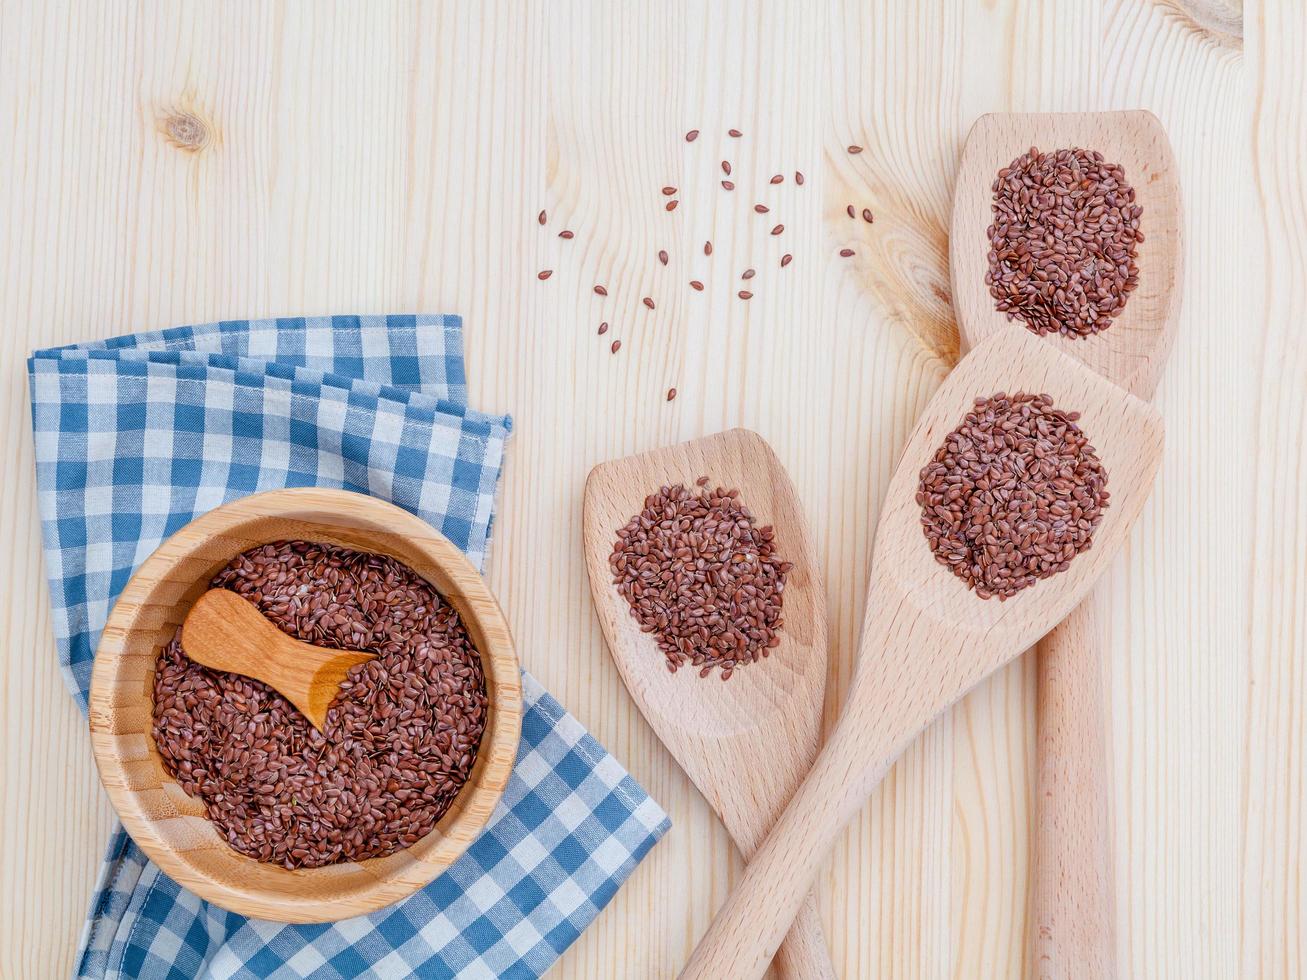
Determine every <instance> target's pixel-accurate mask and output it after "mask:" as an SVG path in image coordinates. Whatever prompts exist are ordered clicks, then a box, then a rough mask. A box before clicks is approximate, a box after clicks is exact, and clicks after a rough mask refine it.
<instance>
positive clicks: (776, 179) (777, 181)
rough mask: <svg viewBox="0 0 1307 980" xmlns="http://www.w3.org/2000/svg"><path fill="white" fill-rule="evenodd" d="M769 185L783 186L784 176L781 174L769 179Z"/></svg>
mask: <svg viewBox="0 0 1307 980" xmlns="http://www.w3.org/2000/svg"><path fill="white" fill-rule="evenodd" d="M771 183H773V184H783V183H785V176H784V175H783V174H777V175H776V176H775V177H773V178H772V179H771Z"/></svg>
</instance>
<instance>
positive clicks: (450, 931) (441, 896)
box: [28, 316, 669, 980]
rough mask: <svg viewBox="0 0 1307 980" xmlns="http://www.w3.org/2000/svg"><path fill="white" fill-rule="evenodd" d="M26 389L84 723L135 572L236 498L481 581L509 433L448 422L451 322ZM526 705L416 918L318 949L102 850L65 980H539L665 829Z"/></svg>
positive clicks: (456, 372) (185, 335) (70, 666)
mask: <svg viewBox="0 0 1307 980" xmlns="http://www.w3.org/2000/svg"><path fill="white" fill-rule="evenodd" d="M28 366H29V375H30V385H31V397H32V420H33V428H34V432H35V446H36V465H37V488H38V493H39V498H40V508H41V521H42V534H43V538H44V544H45V561H46V568H47V573H48V575H49V579H50V593H51V602H52V606H53V613H54V627H55V637H56V641H57V646H58V650H59V656H60V659H61V663H62V665H63V668H64V673H65V677H66V679H67V681H68V683H69V686H70V688H71V690H72V692H73V694H74V696H75V697H76V698H77V699H78V701H79V703H81V704H82V706H83V707H85V704H86V696H87V687H88V684H89V680H90V668H91V662H92V659H93V657H94V650H95V644H96V640H97V638H98V636H99V633H100V630H101V629H102V627H103V625H104V622H105V619H106V618H107V616H108V612H109V609H110V607H111V606H112V604H113V601H114V599H115V598H116V596H117V595H118V593H119V592H120V591H121V589H122V587H123V585H124V584H125V583H126V581H127V579H128V578H129V577H130V575H131V573H132V571H133V569H135V567H136V566H137V565H138V564H139V563H140V562H141V561H142V560H143V559H144V558H145V557H146V556H148V555H149V554H150V552H152V551H153V550H154V549H155V548H156V547H157V546H158V545H159V544H160V543H161V542H162V541H163V539H164V538H166V537H167V536H168V535H169V534H171V533H172V532H173V531H175V530H176V529H177V528H179V527H181V526H182V525H183V524H185V523H186V522H188V521H189V520H191V519H192V518H193V517H195V516H196V515H198V514H201V513H203V512H205V511H207V510H209V509H211V508H212V507H215V506H217V505H218V504H220V503H223V502H225V501H227V500H231V499H233V498H235V497H239V496H243V495H245V494H247V493H252V492H255V491H258V490H265V489H272V488H276V487H287V486H325V487H342V488H345V489H350V490H355V491H358V492H362V493H369V494H372V495H373V496H377V497H380V498H383V499H386V500H390V501H393V502H394V503H396V504H399V505H400V506H402V507H404V508H406V509H407V510H410V511H412V512H413V513H415V514H417V515H418V516H420V517H422V518H423V519H424V520H426V521H427V522H428V523H430V524H432V525H433V526H435V527H437V528H439V529H440V530H441V531H442V532H443V533H444V534H445V535H446V536H447V537H449V538H450V539H451V540H453V541H454V542H455V543H456V544H458V545H459V546H460V547H462V548H463V549H464V550H465V551H466V552H467V553H468V555H469V557H471V559H472V560H473V562H474V563H476V564H477V566H478V567H480V566H481V565H482V564H483V563H484V561H485V556H486V550H487V548H488V545H489V540H490V531H491V525H492V520H493V511H494V496H495V490H496V487H497V484H498V478H499V472H500V468H501V465H502V462H503V451H504V444H505V441H506V439H507V436H508V432H509V420H508V419H506V418H501V417H496V416H489V415H483V414H481V413H478V412H474V411H471V410H470V409H469V408H468V407H467V386H466V378H465V374H464V364H463V348H462V325H461V322H460V320H459V318H457V317H450V316H373V317H321V318H308V319H281V320H257V321H249V320H238V321H226V322H223V323H213V324H205V325H202V326H196V327H178V328H174V329H170V330H163V331H155V332H150V333H140V334H133V335H130V336H126V337H116V338H113V339H111V340H106V341H100V342H94V343H88V344H80V345H76V346H71V347H61V348H53V349H50V350H45V351H37V352H36V353H35V354H33V356H32V357H31V359H30V360H29V362H28ZM523 694H524V697H525V712H524V717H523V725H522V747H521V751H520V752H519V755H518V759H517V762H516V765H515V768H514V771H513V777H512V779H511V780H510V782H509V786H508V789H507V791H506V793H505V795H504V799H503V802H502V803H501V804H500V807H499V808H498V810H497V811H496V813H495V816H494V817H493V818H492V821H491V823H490V826H489V827H488V828H487V830H486V831H485V833H484V834H483V835H482V836H481V837H480V838H479V839H478V840H477V841H476V842H475V843H474V844H473V845H472V846H471V847H470V848H469V849H468V851H467V853H466V854H465V855H464V856H463V857H462V858H461V859H460V860H459V861H458V862H457V863H456V864H455V865H454V866H453V867H452V868H451V869H450V870H449V871H448V872H446V873H445V874H444V875H442V876H441V877H440V878H438V879H437V880H436V881H434V882H432V883H431V884H430V885H428V886H427V887H426V888H424V889H423V890H422V891H420V892H418V893H417V894H416V895H414V896H413V897H411V898H409V899H407V900H405V901H403V902H399V903H397V904H395V905H392V906H390V907H389V908H386V909H383V910H381V911H380V912H376V913H373V914H372V915H368V916H360V917H358V918H354V919H349V920H345V921H343V922H337V923H331V924H324V925H318V926H292V925H285V924H279V923H271V922H264V921H259V920H254V919H246V918H245V917H243V916H240V915H236V914H234V913H231V912H226V911H224V910H223V909H220V908H218V907H217V906H214V905H210V904H209V903H207V902H204V901H202V900H200V899H199V898H198V897H196V896H195V895H193V894H191V893H190V892H187V891H185V890H184V889H182V888H180V887H179V886H178V885H177V884H176V883H174V882H173V881H172V880H171V879H169V878H168V877H167V876H165V875H164V874H163V873H162V872H160V871H159V869H158V868H157V867H155V866H154V865H153V864H152V863H151V862H150V861H149V860H148V859H146V857H145V855H144V854H143V853H142V852H141V850H140V849H139V848H138V847H137V846H136V845H135V844H134V843H133V842H132V840H131V839H130V838H129V837H128V836H127V835H126V834H125V833H124V832H123V831H122V829H121V828H120V829H118V830H117V831H116V832H115V834H114V837H113V840H112V841H111V843H110V846H109V851H108V854H107V856H106V858H105V863H104V866H103V867H102V869H101V874H100V881H99V885H98V887H97V891H96V894H95V896H94V898H93V900H92V905H91V909H90V912H89V914H88V917H87V924H86V928H85V931H84V933H83V937H82V954H81V957H80V962H79V967H78V975H79V976H81V977H87V978H97V980H98V978H105V977H115V978H117V977H124V978H126V977H130V978H183V977H184V978H192V977H214V978H218V977H233V978H254V977H260V978H263V977H276V978H290V977H314V978H323V980H328V978H330V980H336V978H347V977H361V976H373V977H405V976H413V975H416V976H422V977H433V978H440V977H458V978H473V977H475V978H482V977H538V976H540V975H541V974H543V973H544V972H545V970H547V969H548V967H549V966H550V965H551V964H552V963H553V962H554V961H555V960H556V959H557V958H558V956H559V955H560V954H561V953H562V951H563V950H565V949H566V948H567V947H568V946H569V945H571V943H572V942H573V941H575V939H576V937H577V936H579V935H580V933H581V931H582V930H583V929H584V928H585V927H586V926H587V925H588V924H589V923H590V922H591V921H593V919H594V917H595V916H596V915H597V914H598V913H599V910H600V909H602V908H603V907H604V905H606V904H607V903H608V901H609V900H610V899H611V898H612V896H613V894H614V893H615V892H616V890H617V889H618V888H619V887H620V886H621V884H622V882H623V881H624V880H625V879H626V878H627V876H628V875H629V874H630V872H631V870H632V869H633V868H634V867H635V865H636V863H638V862H639V860H640V859H641V858H642V857H643V856H644V855H645V853H647V852H648V850H649V849H650V848H651V847H652V846H653V845H654V844H655V843H656V842H657V840H658V839H659V838H660V837H661V836H662V835H663V834H664V833H665V832H666V830H667V828H668V826H669V823H668V820H667V817H666V814H664V813H663V811H662V809H661V808H660V807H659V806H658V805H657V804H656V803H655V802H654V801H653V800H652V799H650V798H649V796H648V794H646V793H645V792H644V790H643V789H641V788H640V786H639V785H638V784H637V783H636V782H635V781H634V780H633V779H632V778H631V777H630V775H629V774H628V773H627V772H626V771H625V770H624V769H623V768H622V766H621V765H620V764H619V763H618V762H617V760H615V759H614V758H613V757H612V756H611V755H609V754H608V753H607V752H606V751H605V750H604V749H603V747H602V746H600V745H599V744H598V742H596V741H595V739H594V738H593V737H592V736H591V735H589V734H588V733H587V732H586V731H585V729H584V728H582V727H581V725H580V723H579V722H577V721H576V719H575V718H573V717H571V716H570V715H568V714H567V713H566V712H565V711H564V710H563V709H562V708H561V706H559V704H558V702H556V701H555V700H554V699H553V698H552V697H550V696H549V694H548V693H546V692H545V691H544V690H543V689H541V688H540V686H539V685H538V684H537V683H536V682H535V681H534V680H533V679H532V678H531V677H530V676H524V689H523Z"/></svg>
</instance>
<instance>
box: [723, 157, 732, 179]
mask: <svg viewBox="0 0 1307 980" xmlns="http://www.w3.org/2000/svg"><path fill="white" fill-rule="evenodd" d="M722 173H724V174H725V175H726V176H727V177H729V176H730V175H731V162H730V161H729V160H723V161H722Z"/></svg>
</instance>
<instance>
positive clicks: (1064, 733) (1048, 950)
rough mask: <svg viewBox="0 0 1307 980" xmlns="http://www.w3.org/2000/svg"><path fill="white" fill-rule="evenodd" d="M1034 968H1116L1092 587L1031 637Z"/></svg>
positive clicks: (1084, 978) (1038, 971)
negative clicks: (1049, 628) (1035, 762)
mask: <svg viewBox="0 0 1307 980" xmlns="http://www.w3.org/2000/svg"><path fill="white" fill-rule="evenodd" d="M1038 657H1039V723H1038V724H1039V736H1038V746H1039V774H1038V792H1037V795H1036V800H1037V805H1036V829H1035V883H1034V893H1035V894H1034V908H1035V936H1034V943H1035V950H1034V953H1035V975H1036V976H1037V977H1039V978H1040V980H1111V978H1114V977H1115V976H1116V975H1117V971H1116V943H1115V936H1114V923H1115V895H1114V890H1113V872H1112V846H1111V835H1110V833H1109V829H1108V812H1107V807H1108V799H1107V787H1108V780H1107V760H1108V754H1107V724H1106V722H1107V711H1106V699H1105V698H1104V684H1103V666H1104V665H1103V659H1102V656H1101V650H1100V648H1099V644H1098V634H1097V629H1096V622H1095V612H1094V596H1093V594H1092V593H1091V594H1090V596H1089V598H1087V599H1086V600H1085V601H1084V602H1083V603H1081V604H1080V605H1079V606H1078V607H1076V609H1075V610H1074V611H1073V612H1072V613H1071V615H1070V616H1068V617H1067V618H1066V619H1065V620H1063V621H1062V624H1061V625H1060V626H1058V627H1057V628H1056V629H1055V630H1053V632H1052V633H1050V634H1048V636H1046V637H1045V638H1044V639H1043V640H1042V641H1040V644H1039V648H1038Z"/></svg>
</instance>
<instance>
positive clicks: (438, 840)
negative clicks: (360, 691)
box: [89, 487, 522, 922]
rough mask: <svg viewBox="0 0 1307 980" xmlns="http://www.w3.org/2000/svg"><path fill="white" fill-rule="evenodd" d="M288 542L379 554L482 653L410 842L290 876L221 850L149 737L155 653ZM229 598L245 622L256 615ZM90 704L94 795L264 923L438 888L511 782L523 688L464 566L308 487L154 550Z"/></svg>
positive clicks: (190, 873)
mask: <svg viewBox="0 0 1307 980" xmlns="http://www.w3.org/2000/svg"><path fill="white" fill-rule="evenodd" d="M295 540H305V541H319V542H322V543H323V544H332V545H336V546H338V547H343V548H354V549H357V550H360V551H371V552H376V553H378V554H383V555H389V556H390V557H392V558H396V559H398V560H399V561H401V562H403V563H404V564H405V565H407V566H408V567H409V568H411V569H413V571H415V572H417V573H418V574H419V575H421V576H422V577H423V578H425V579H426V580H427V581H428V582H430V583H431V584H432V585H433V586H435V588H436V590H437V591H438V592H439V593H440V595H441V596H442V597H443V598H444V599H445V600H446V601H447V602H448V603H449V604H450V605H451V606H453V607H454V609H456V610H457V611H458V614H459V617H460V618H461V619H462V621H463V625H464V626H465V627H466V628H467V632H468V637H469V639H470V640H471V641H472V643H473V645H474V646H475V647H476V649H477V651H478V652H479V653H480V654H481V663H482V666H483V667H484V668H485V680H486V728H485V733H484V734H483V735H482V737H481V748H480V750H479V751H478V753H477V760H476V763H475V764H474V765H473V767H472V772H471V773H470V774H469V775H468V779H467V782H466V783H464V785H463V787H462V788H461V789H460V790H459V792H458V795H457V796H456V797H455V798H454V801H453V803H451V804H450V807H449V809H448V810H447V811H446V812H445V814H444V816H442V817H441V818H440V820H439V821H438V822H437V823H436V825H435V827H434V828H432V830H431V831H430V832H429V833H428V834H427V835H426V836H424V837H423V838H422V839H421V840H419V841H417V842H416V843H415V844H413V845H411V846H410V847H406V848H404V849H403V850H401V851H396V852H395V853H394V854H390V855H387V856H385V857H379V858H372V859H369V860H367V861H350V862H346V863H341V864H331V865H326V866H324V867H321V868H298V869H295V870H288V869H286V868H283V867H281V866H279V865H275V864H268V863H264V862H260V861H256V860H254V859H253V858H249V857H246V856H245V855H243V854H239V853H238V852H236V851H235V850H233V849H232V848H231V847H230V846H228V844H227V842H226V841H225V840H224V839H223V838H222V836H221V835H220V834H219V833H218V832H217V830H216V829H215V827H214V825H213V823H212V822H211V821H210V820H209V819H208V816H207V815H206V812H205V804H204V803H203V802H202V801H200V800H198V799H196V798H195V797H193V796H190V795H189V794H187V793H186V792H185V791H183V790H182V788H181V787H180V786H179V785H178V783H177V781H176V780H175V779H173V778H172V776H170V775H169V774H168V772H167V770H166V769H165V767H164V764H163V758H162V756H160V755H159V750H158V748H157V746H156V745H155V743H154V738H153V736H152V735H151V734H150V730H151V727H152V725H153V722H154V713H153V698H152V693H151V692H152V691H153V689H154V667H155V662H156V661H157V659H158V656H159V650H160V648H161V647H163V646H164V645H165V644H166V643H168V641H169V640H171V639H172V637H173V636H175V635H176V633H177V629H178V627H179V626H180V627H183V628H184V629H185V630H186V631H187V632H188V634H189V632H190V629H191V621H190V615H189V613H190V611H191V609H192V607H193V606H194V605H195V604H196V602H197V601H202V600H201V597H204V598H206V599H207V598H211V597H213V596H214V595H215V594H216V593H217V591H218V590H209V588H208V586H209V583H210V582H211V581H212V580H213V577H214V575H216V574H217V573H218V572H219V571H220V570H221V569H222V568H223V567H224V566H225V565H226V564H227V563H228V562H230V561H231V559H233V558H235V557H236V556H237V555H239V554H240V553H241V552H243V551H247V550H249V549H250V548H253V547H256V546H258V545H261V544H267V543H269V542H271V541H295ZM226 594H227V595H233V596H234V593H226ZM234 598H235V601H236V602H237V603H239V605H237V606H236V607H235V608H236V609H238V610H241V611H242V613H243V611H244V610H245V609H246V608H248V609H251V610H252V609H253V606H250V604H249V603H248V602H246V601H245V600H244V599H242V598H240V597H238V596H235V597H234ZM255 616H256V618H257V619H259V620H263V617H262V616H259V615H258V614H257V612H256V613H255ZM263 622H264V623H265V624H266V628H267V629H270V630H274V631H275V630H276V627H275V626H273V625H272V624H271V623H267V620H263ZM183 624H184V625H183ZM259 628H260V629H262V628H263V627H259ZM295 642H296V644H297V646H298V647H302V646H306V645H307V644H299V643H298V641H295ZM295 653H297V654H298V653H300V650H298V649H296V650H295ZM353 656H356V657H357V656H358V655H357V654H354V655H353ZM283 693H285V692H284V691H283ZM89 702H90V704H89V714H90V737H91V746H92V748H93V750H94V752H95V762H96V765H97V766H98V767H99V770H100V778H101V780H102V781H103V783H104V790H105V792H106V793H108V795H109V798H110V799H111V800H112V801H113V804H114V809H115V810H116V811H117V812H118V815H119V816H120V817H121V819H122V822H123V826H124V827H125V828H126V830H127V832H128V833H129V834H131V836H132V839H133V840H134V841H136V843H137V844H139V845H140V846H141V850H143V851H145V853H146V855H148V856H149V858H150V860H152V861H153V862H154V863H155V864H157V865H158V866H159V868H160V869H161V870H162V871H163V872H164V873H165V874H167V875H168V876H169V877H171V878H172V879H173V880H174V881H176V882H177V883H178V884H181V885H183V886H184V887H186V888H189V889H190V890H191V891H193V892H195V893H196V894H198V895H200V896H201V897H202V898H205V899H206V900H208V901H210V902H213V903H214V904H216V905H219V906H221V907H222V908H225V909H228V910H230V911H233V912H238V913H240V914H242V915H247V916H252V917H255V918H260V919H271V920H272V921H274V922H333V921H336V920H338V919H347V918H352V917H353V916H357V915H364V914H366V913H368V912H375V911H376V910H377V909H379V908H384V907H385V906H387V905H390V904H392V903H393V902H397V901H399V900H400V899H403V898H406V897H408V896H409V895H411V894H412V893H413V892H414V891H416V890H417V889H419V888H421V887H422V886H423V885H425V884H427V883H429V882H431V881H432V880H434V879H435V878H436V876H437V875H439V874H440V873H441V872H443V871H444V870H445V869H446V868H448V867H449V866H450V865H451V864H453V862H454V861H456V860H457V859H458V857H459V856H460V855H461V854H462V853H463V852H464V851H465V850H467V847H468V845H469V844H471V843H472V841H474V840H475V839H476V838H477V837H478V836H480V834H481V831H482V830H483V829H485V826H486V824H487V823H489V821H490V817H491V814H493V813H494V810H495V807H496V805H498V803H499V800H500V798H501V797H502V796H503V795H504V787H505V786H507V785H508V778H509V775H510V773H511V772H512V770H513V762H514V760H515V759H516V758H517V748H518V742H519V736H520V733H521V728H522V677H521V668H520V667H519V665H518V661H517V656H516V654H515V652H514V649H513V638H512V636H511V635H510V634H509V631H508V625H507V623H506V622H505V621H504V616H503V613H502V612H501V611H500V609H499V605H498V603H496V602H495V598H494V596H492V595H491V594H490V591H489V589H487V588H486V584H485V582H484V581H483V580H482V578H481V575H480V574H479V573H478V572H477V570H476V568H474V567H473V565H472V563H471V562H470V561H468V559H467V556H466V555H464V554H463V552H461V551H459V549H458V548H457V547H456V546H455V545H454V544H453V543H452V542H450V541H449V539H447V538H446V537H444V536H443V535H441V534H440V533H439V532H438V531H436V530H434V529H433V528H431V527H430V526H429V525H427V524H426V523H424V522H423V521H422V520H420V519H419V518H417V517H414V516H413V515H412V514H410V513H408V512H407V511H404V510H401V509H400V508H398V507H396V506H395V505H394V504H390V503H386V502H385V501H382V500H377V499H375V498H373V497H368V496H365V495H363V494H359V493H350V492H348V491H345V490H326V489H318V488H310V487H296V488H293V489H288V490H270V491H265V492H263V493H256V494H252V495H250V496H247V497H241V498H239V499H237V500H233V501H231V502H229V503H226V504H223V505H221V506H219V507H215V508H214V509H213V510H210V511H208V512H207V513H205V514H202V515H200V516H199V517H197V518H196V519H195V520H193V521H191V522H190V523H189V524H187V525H186V526H185V527H182V528H181V529H180V530H178V531H176V532H175V533H173V534H172V535H171V536H170V537H169V538H168V539H167V540H165V541H164V542H163V544H161V545H160V546H159V547H158V548H157V549H155V551H154V552H153V553H152V554H151V555H150V556H149V557H148V558H146V559H145V560H144V561H143V562H142V563H141V564H140V566H139V567H138V568H137V569H136V571H135V572H134V573H133V574H132V577H131V579H129V580H128V582H127V585H126V586H125V587H124V588H123V591H122V594H121V595H120V596H119V598H118V601H117V602H116V603H115V604H114V607H113V609H112V610H111V611H110V613H109V619H108V622H107V623H106V624H105V627H104V632H103V633H102V634H101V636H100V642H99V644H98V645H97V647H96V651H95V664H94V668H93V670H92V673H91V691H90V698H89ZM324 714H325V711H324Z"/></svg>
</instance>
